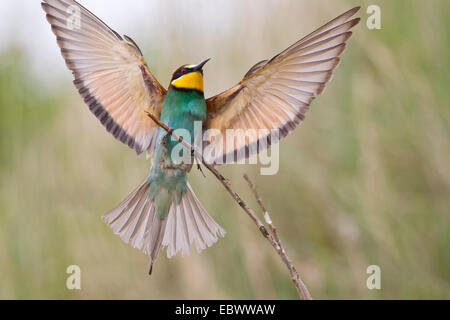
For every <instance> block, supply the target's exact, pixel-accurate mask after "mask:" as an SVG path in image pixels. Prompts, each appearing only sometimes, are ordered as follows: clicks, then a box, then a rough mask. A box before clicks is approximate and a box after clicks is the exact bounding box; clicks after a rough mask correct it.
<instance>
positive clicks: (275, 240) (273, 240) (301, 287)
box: [146, 112, 312, 300]
mask: <svg viewBox="0 0 450 320" xmlns="http://www.w3.org/2000/svg"><path fill="white" fill-rule="evenodd" d="M146 113H147V115H148V116H149V117H150V118H151V119H152V120H153V121H154V122H155V123H156V124H157V125H158V126H160V127H161V128H163V129H164V130H166V131H167V136H169V135H171V136H172V137H173V138H174V139H175V140H177V141H178V142H180V143H181V144H183V145H184V146H185V147H187V148H189V150H192V151H193V153H194V154H195V155H196V156H197V158H198V159H200V160H201V162H202V164H203V165H204V166H205V167H206V168H207V169H208V170H209V171H211V173H212V174H213V175H214V176H215V177H216V178H217V179H218V180H219V181H220V182H221V183H222V185H223V186H224V187H225V189H226V190H227V191H228V193H229V194H230V195H231V196H232V197H233V199H234V200H235V201H236V202H237V203H238V204H239V206H240V207H241V208H242V209H243V210H244V211H245V213H247V215H248V216H249V217H250V219H252V220H253V222H254V223H255V224H256V226H257V227H258V229H259V231H260V232H261V234H262V235H263V236H264V238H266V239H267V240H268V241H269V243H270V244H271V245H272V247H273V248H274V249H275V250H276V251H277V253H278V255H279V256H280V257H281V259H282V260H283V262H284V264H285V265H286V266H287V267H288V269H289V272H290V274H291V279H292V281H293V282H294V284H295V287H296V289H297V292H298V294H299V296H300V298H301V299H303V300H311V299H312V297H311V295H310V293H309V291H308V289H307V288H306V286H305V284H304V283H303V282H302V280H301V279H300V276H299V274H298V272H297V270H296V269H295V267H294V265H293V264H292V261H291V260H290V259H289V257H288V256H287V254H286V251H285V250H284V248H283V246H282V245H281V241H280V239H279V237H278V233H277V231H276V229H275V227H274V226H273V224H272V220H271V219H270V216H269V213H268V212H267V210H265V209H263V208H264V205H263V204H262V201H261V198H260V197H259V195H258V196H257V199H259V200H258V203H259V204H260V206H261V208H262V210H263V212H264V217H265V220H266V222H267V224H268V225H269V227H270V228H271V231H272V234H270V233H269V232H268V231H267V229H266V227H265V226H264V224H263V223H262V221H261V220H260V219H259V218H258V216H257V215H256V214H255V212H254V211H253V210H252V209H251V208H250V207H249V206H248V205H247V204H246V203H245V202H244V200H242V198H241V196H240V195H239V194H238V193H237V192H236V191H234V190H233V189H232V188H231V184H230V182H229V181H228V179H226V178H225V177H224V176H223V175H222V174H221V173H220V172H219V171H217V169H216V168H214V166H212V165H210V164H209V163H207V162H206V161H205V159H204V158H203V154H202V153H200V152H198V150H197V149H196V148H195V147H194V146H192V145H191V144H190V143H188V142H186V141H184V140H183V138H181V137H180V136H179V135H177V134H176V133H175V132H174V130H173V129H172V128H169V127H168V126H167V125H166V124H164V123H163V122H161V120H159V119H158V118H157V117H156V116H155V115H153V114H152V113H150V112H146ZM245 179H246V180H247V181H248V182H249V184H250V186H253V187H252V190H254V192H256V194H258V193H257V191H256V188H254V185H253V183H252V182H251V181H250V179H249V178H248V176H247V175H245ZM266 217H267V218H266Z"/></svg>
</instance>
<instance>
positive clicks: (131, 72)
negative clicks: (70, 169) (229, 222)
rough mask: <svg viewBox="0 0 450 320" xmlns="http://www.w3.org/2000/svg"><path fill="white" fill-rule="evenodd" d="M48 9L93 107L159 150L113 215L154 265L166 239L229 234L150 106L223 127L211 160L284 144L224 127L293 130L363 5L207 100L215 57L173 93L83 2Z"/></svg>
mask: <svg viewBox="0 0 450 320" xmlns="http://www.w3.org/2000/svg"><path fill="white" fill-rule="evenodd" d="M42 8H43V9H44V11H45V12H46V14H47V20H48V21H49V22H50V24H51V27H52V30H53V32H54V34H55V35H56V39H57V43H58V45H59V47H60V48H61V53H62V56H63V57H64V59H65V61H66V65H67V67H68V68H69V69H70V70H71V71H72V72H73V75H74V78H75V80H74V84H75V86H76V88H77V89H78V91H79V93H80V95H81V97H82V98H83V99H84V101H85V103H86V104H87V105H88V106H89V109H90V110H91V111H92V112H93V113H94V114H95V116H96V117H97V118H98V119H99V120H100V121H101V123H102V124H103V125H104V126H105V127H106V129H107V131H108V132H110V133H111V134H112V135H113V136H114V137H115V138H116V139H118V140H119V141H122V142H123V143H124V144H126V145H128V146H129V147H130V148H132V149H134V150H135V151H136V153H137V154H138V155H139V154H142V153H144V152H146V153H147V154H148V155H149V156H152V160H153V165H152V168H151V170H150V174H149V175H148V177H147V178H146V179H145V180H144V181H143V182H142V183H141V184H140V185H139V186H138V187H137V188H136V189H135V190H134V191H133V192H132V193H131V194H130V195H129V196H128V197H127V198H126V199H125V200H124V201H123V202H122V203H121V204H120V205H119V206H118V207H116V208H115V209H114V210H112V211H111V212H109V213H108V214H106V215H105V216H104V220H105V221H106V222H107V223H108V225H109V226H110V227H111V229H112V230H113V231H114V232H115V233H116V234H118V235H120V237H121V238H122V239H123V240H124V241H125V242H127V243H131V245H132V246H133V247H136V248H139V249H141V250H143V251H144V252H145V253H146V254H149V255H150V257H151V268H150V272H151V270H152V266H153V263H154V261H155V259H156V258H157V256H158V252H159V250H160V248H161V246H167V247H168V249H167V255H168V257H169V258H170V257H172V256H174V255H175V254H177V253H178V252H181V253H182V255H187V254H189V250H190V246H191V245H192V244H194V245H195V247H196V248H197V250H198V251H201V250H203V249H205V248H206V247H209V246H211V245H212V244H213V243H215V242H216V241H217V239H218V236H219V235H220V236H224V234H225V231H224V230H223V229H222V228H221V227H220V226H219V225H218V224H217V223H216V222H215V221H214V220H213V218H212V217H211V216H210V215H209V214H208V213H207V211H206V210H205V208H204V207H203V205H202V204H201V203H200V201H199V200H198V199H197V197H196V196H195V195H194V192H193V191H192V188H191V187H190V185H189V183H188V182H187V178H186V174H187V173H188V172H189V171H190V170H191V168H192V164H189V163H185V162H178V161H174V159H173V158H172V151H173V149H174V148H175V147H176V146H177V144H178V142H177V141H174V140H173V139H170V137H169V136H168V134H167V132H166V131H165V130H163V129H162V128H158V127H157V125H156V124H155V123H154V122H153V121H152V120H151V119H150V118H149V117H148V116H147V113H152V114H153V115H155V116H157V117H160V120H161V121H162V122H163V123H165V124H166V125H168V126H169V127H170V128H173V129H185V130H187V131H188V132H189V133H190V134H191V137H194V134H195V133H194V121H200V122H201V123H202V124H203V125H202V126H203V131H204V132H206V131H207V130H209V129H215V130H216V132H219V133H220V134H219V135H211V136H207V140H208V141H207V143H206V145H209V146H213V147H215V146H217V148H216V149H215V150H221V152H220V153H219V154H214V155H213V156H210V157H209V160H210V161H211V162H212V163H215V164H220V163H222V162H221V161H220V160H222V159H225V158H226V159H227V161H226V162H227V163H230V162H237V161H239V160H241V158H247V157H249V156H251V155H252V154H254V153H255V152H259V151H261V148H260V147H261V146H263V145H264V146H265V147H267V146H268V145H270V144H271V143H275V142H277V141H273V139H270V138H269V133H268V134H266V135H264V136H257V135H253V136H251V135H250V136H246V138H245V139H238V140H237V142H236V141H233V142H234V143H227V141H226V134H225V132H226V131H227V130H229V129H235V130H239V129H243V130H248V129H267V131H268V132H272V131H277V132H279V138H282V137H284V136H286V135H287V134H289V133H290V132H291V131H292V130H294V129H295V127H296V126H297V125H298V124H300V123H301V122H302V121H303V120H304V118H305V113H306V111H307V110H308V109H309V105H310V104H311V102H312V100H313V99H314V98H315V97H316V96H317V95H319V94H320V93H322V92H323V90H324V88H325V85H326V83H327V82H328V81H329V80H330V78H331V76H332V73H333V71H334V69H335V68H336V67H337V65H338V64H339V61H340V58H339V56H340V55H341V54H342V52H343V51H344V49H345V46H346V42H347V40H348V39H349V38H350V36H351V34H352V33H351V31H350V29H351V28H352V27H354V26H355V25H356V24H358V22H359V20H360V19H359V18H356V19H351V20H350V18H351V17H352V16H353V15H354V14H355V13H356V12H357V11H358V10H359V7H357V8H353V9H351V10H349V11H347V12H345V13H343V14H342V15H340V16H338V17H337V18H335V19H334V20H332V21H330V22H328V23H327V24H325V25H324V26H322V27H321V28H319V29H317V30H316V31H314V32H313V33H311V34H309V35H308V36H306V37H304V38H303V39H301V40H299V41H298V42H296V43H294V44H293V45H291V46H290V47H289V48H287V49H286V50H284V51H282V52H281V53H280V54H278V55H276V56H275V57H273V58H272V59H270V60H264V61H261V62H259V63H257V64H256V65H255V66H253V67H252V68H251V69H250V70H249V71H248V72H247V74H246V75H245V76H244V78H243V79H242V81H241V82H239V84H237V85H236V86H234V87H233V88H231V89H229V90H227V91H225V92H223V93H221V94H219V95H217V96H214V97H212V98H209V99H205V97H204V93H203V67H204V65H205V63H206V62H207V61H208V60H206V61H204V62H202V63H200V64H198V65H184V66H182V67H180V68H178V69H177V70H176V71H175V73H174V74H173V76H172V79H171V82H170V86H169V88H168V90H166V89H165V88H164V87H163V86H162V85H161V84H160V83H159V82H158V80H156V78H155V77H154V76H153V75H152V73H151V72H150V70H149V69H148V66H147V64H146V62H145V60H144V58H143V55H142V52H141V50H140V49H139V47H138V46H137V44H136V43H135V42H134V41H133V40H132V39H131V38H130V37H128V36H123V37H122V36H120V35H119V34H118V33H117V32H115V31H114V30H112V29H111V28H109V27H108V26H107V25H106V24H105V23H103V22H102V21H101V20H100V19H99V18H97V17H96V16H95V15H94V14H92V13H91V12H89V11H88V10H87V9H85V8H84V7H83V6H81V5H80V4H78V3H77V2H76V1H73V0H44V2H43V3H42ZM192 139H193V138H192ZM192 141H193V140H191V141H188V142H190V143H192ZM263 141H266V142H267V143H265V144H264V143H262V142H263ZM252 146H256V147H257V148H252ZM242 151H243V152H242ZM228 156H231V157H228ZM229 159H231V160H229Z"/></svg>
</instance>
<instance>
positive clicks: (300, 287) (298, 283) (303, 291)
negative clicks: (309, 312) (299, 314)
mask: <svg viewBox="0 0 450 320" xmlns="http://www.w3.org/2000/svg"><path fill="white" fill-rule="evenodd" d="M244 179H245V180H247V182H248V185H249V186H250V189H252V191H253V194H254V195H255V198H256V201H258V204H259V206H260V207H261V210H262V212H263V215H264V220H265V221H266V223H267V224H268V225H269V227H270V230H271V231H272V234H270V235H269V236H271V237H272V238H273V241H270V243H272V242H275V243H276V246H273V247H274V249H275V250H276V251H277V253H278V255H279V256H280V257H281V259H282V260H283V262H284V264H285V265H286V267H288V269H289V273H290V274H291V279H292V282H294V284H295V287H296V288H297V292H298V294H299V295H300V297H301V298H302V299H303V300H312V297H311V294H310V293H309V291H308V288H307V287H306V285H305V284H304V283H303V281H302V279H301V278H300V275H299V274H298V272H297V270H296V269H295V267H294V264H293V263H292V261H291V259H290V258H289V256H288V255H287V253H286V250H285V249H284V247H283V245H282V244H281V240H280V237H279V236H278V231H277V228H275V226H274V225H273V222H272V218H271V217H270V214H269V212H268V211H267V210H266V208H265V207H264V204H263V202H262V199H261V196H260V195H259V193H258V190H256V186H255V184H254V183H253V182H252V181H251V180H250V177H249V176H248V175H247V174H244Z"/></svg>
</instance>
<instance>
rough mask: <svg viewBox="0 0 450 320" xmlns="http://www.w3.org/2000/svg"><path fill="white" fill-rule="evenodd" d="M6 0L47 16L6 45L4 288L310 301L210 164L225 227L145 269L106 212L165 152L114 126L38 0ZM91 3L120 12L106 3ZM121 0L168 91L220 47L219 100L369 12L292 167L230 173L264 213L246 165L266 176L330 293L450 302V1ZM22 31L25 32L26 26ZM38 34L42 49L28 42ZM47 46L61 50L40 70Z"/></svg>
mask: <svg viewBox="0 0 450 320" xmlns="http://www.w3.org/2000/svg"><path fill="white" fill-rule="evenodd" d="M5 2H6V5H5V4H3V7H2V9H1V10H2V15H4V16H7V15H10V14H11V12H13V13H16V14H21V12H22V10H23V9H24V8H25V7H26V8H27V12H29V17H34V18H33V19H31V18H30V19H23V20H21V21H19V22H18V21H17V20H14V19H11V18H10V19H7V20H4V19H2V20H3V21H2V23H3V24H5V23H10V24H11V28H10V29H9V30H10V32H9V38H8V39H9V40H4V41H2V42H1V45H0V108H1V109H0V145H1V148H0V176H1V180H0V271H1V272H0V298H2V299H49V298H56V299H92V298H93V299H185V298H189V299H215V298H219V299H229V298H235V299H295V298H297V294H296V291H295V289H294V287H293V285H292V283H291V281H290V278H289V274H288V272H287V270H286V269H285V266H284V265H283V264H282V263H281V262H280V260H279V257H278V256H277V255H276V253H275V251H274V250H273V248H272V247H270V245H269V244H268V243H267V242H266V241H265V240H264V239H263V238H262V237H261V235H260V234H259V232H258V230H257V229H256V228H255V226H254V224H253V223H252V222H251V221H250V220H249V219H248V217H247V216H246V215H245V214H244V213H243V212H242V211H241V209H240V208H239V206H238V205H237V204H236V203H235V202H234V201H233V200H232V199H231V197H230V196H229V195H228V194H227V193H226V192H225V191H224V189H223V187H222V186H221V185H220V184H219V183H218V182H217V181H216V180H215V179H214V178H213V177H212V176H211V175H210V174H209V173H208V174H207V178H206V179H205V178H203V177H202V176H201V174H200V173H199V172H197V170H193V172H192V173H191V175H190V178H191V181H192V184H193V188H194V190H195V191H196V193H197V195H198V197H199V198H200V199H201V201H202V202H203V203H204V205H205V206H206V208H207V209H208V211H209V212H210V213H211V214H212V216H213V217H214V218H215V219H216V220H217V221H218V222H219V223H220V224H221V225H222V226H223V227H224V228H225V229H226V230H227V235H226V237H225V238H224V239H221V240H220V241H219V242H218V243H217V244H216V245H214V246H213V247H212V248H209V249H208V250H205V251H204V252H203V253H201V254H198V253H197V252H195V250H194V251H193V253H192V254H191V256H189V257H185V258H181V257H175V258H173V259H171V260H168V259H167V258H166V256H165V253H164V252H162V253H161V254H160V257H159V259H158V261H157V263H156V266H155V272H154V274H153V276H152V277H149V276H147V268H148V264H149V260H148V257H147V256H145V255H143V254H142V253H141V252H139V251H137V250H134V249H131V248H130V247H129V246H128V245H126V244H124V243H123V242H122V241H121V240H120V238H119V237H117V236H115V235H113V233H112V232H111V231H110V230H109V228H108V227H107V226H106V225H105V224H104V223H103V222H102V221H101V219H100V217H101V215H102V214H104V213H105V212H107V211H108V210H109V209H111V208H112V207H114V206H115V205H117V204H118V203H119V202H120V201H121V200H122V199H123V198H124V197H125V196H126V195H127V194H128V193H129V192H130V191H131V190H132V188H134V187H135V186H136V185H137V184H138V183H139V182H140V181H141V180H142V178H143V177H144V176H145V175H146V174H147V172H148V170H149V166H150V162H149V161H147V160H146V159H145V157H141V158H136V156H135V154H134V152H133V151H132V150H130V149H128V148H126V147H125V146H123V145H122V144H121V143H119V142H117V141H115V140H114V139H113V138H112V137H111V136H110V135H109V134H107V133H106V131H105V130H104V129H103V127H102V126H101V125H100V124H99V123H98V121H97V119H95V117H93V116H92V115H91V114H90V112H89V110H88V108H87V107H85V105H84V104H83V102H82V100H81V99H80V98H79V97H78V95H77V93H76V90H75V89H74V88H73V86H72V84H71V77H70V72H69V71H67V70H65V68H64V63H63V60H62V58H61V57H60V56H59V54H58V48H57V46H56V43H55V39H54V37H53V35H52V34H51V32H50V28H49V26H48V25H46V26H45V27H44V25H45V24H46V22H45V17H44V14H43V12H42V11H41V9H40V6H39V1H33V2H31V1H24V0H22V1H10V0H9V1H5ZM8 3H9V4H10V7H8ZM82 3H83V4H85V5H86V6H87V7H88V8H91V9H92V10H94V8H93V6H94V5H95V8H96V10H97V11H94V12H95V13H96V14H97V15H98V16H99V17H100V18H104V16H105V15H107V14H111V12H110V11H108V8H103V9H100V8H102V6H101V2H99V1H92V2H91V1H83V2H82ZM91 3H92V5H91ZM109 3H113V5H111V6H112V7H114V8H116V9H117V8H122V10H116V11H115V12H113V13H114V15H113V16H114V19H115V20H114V19H112V18H109V19H105V21H106V22H107V23H109V24H110V25H111V27H112V28H114V29H116V30H117V31H119V32H121V33H125V32H129V30H130V32H129V33H130V35H131V36H132V37H133V38H134V39H135V40H136V41H137V42H138V43H139V44H140V45H141V47H142V49H143V51H144V54H145V56H146V59H147V61H148V63H149V65H150V68H151V69H152V70H153V72H154V74H155V75H156V77H157V78H158V79H160V81H161V82H162V83H163V84H165V85H167V84H168V81H169V77H170V75H171V73H172V71H173V70H174V69H175V68H176V67H178V66H179V65H181V64H184V63H195V62H198V61H200V60H201V59H203V58H206V57H212V58H213V61H212V62H211V63H210V64H209V65H208V67H207V69H206V72H205V77H206V87H207V95H208V96H210V95H212V94H215V93H218V92H219V91H221V90H223V89H226V88H229V87H230V86H231V85H233V84H234V83H235V82H237V81H239V80H240V78H241V77H242V76H243V75H244V74H245V72H246V71H247V70H248V69H249V67H250V66H251V65H253V64H254V63H255V62H257V61H259V60H261V59H263V58H267V57H271V56H273V55H274V54H275V53H277V52H279V51H281V50H282V49H284V48H285V47H287V46H288V45H290V44H291V43H293V42H295V41H296V40H298V39H299V38H301V37H303V36H304V35H306V34H307V33H309V32H310V31H313V30H314V29H315V28H317V27H319V26H321V25H322V24H323V23H325V22H327V21H328V20H330V19H332V18H334V17H335V16H337V15H338V14H340V13H342V12H344V11H346V10H348V9H350V8H351V7H353V6H355V5H362V10H361V11H360V12H359V16H361V17H362V18H363V21H362V23H360V25H359V26H358V27H357V28H356V29H355V30H354V31H355V32H354V36H353V38H352V39H351V40H350V43H349V47H348V50H347V51H346V52H345V53H344V56H343V62H342V64H341V65H340V67H339V68H338V69H337V72H336V73H335V76H334V79H333V81H332V82H331V83H330V84H329V86H328V89H327V90H326V92H325V94H324V95H323V96H321V97H320V98H318V99H317V100H315V101H314V102H313V105H312V109H311V111H310V112H309V114H308V117H307V120H306V121H305V122H304V123H303V125H302V126H300V127H299V128H298V129H297V130H296V131H295V132H294V133H293V134H291V135H290V136H288V137H287V138H286V139H285V140H284V141H282V142H281V145H280V156H281V159H280V171H279V173H278V174H277V175H275V176H260V175H259V168H258V167H257V166H228V167H224V168H221V169H220V170H221V171H222V172H223V173H224V175H225V176H227V177H228V178H229V179H230V180H231V182H232V184H233V186H235V187H236V189H237V190H238V192H240V193H241V194H242V196H243V197H244V199H245V200H247V201H248V202H249V204H251V206H252V207H253V208H254V209H255V210H257V209H258V207H257V205H256V203H255V201H254V199H253V197H252V195H251V193H250V192H249V189H248V187H247V185H246V183H245V181H244V180H243V179H242V174H243V173H245V172H247V173H249V175H250V176H251V177H252V178H253V180H254V181H255V182H256V183H257V185H258V188H259V190H260V192H261V194H262V197H263V199H264V202H265V205H266V207H267V208H268V209H269V211H270V212H271V215H272V218H273V220H274V223H275V224H276V225H277V226H278V229H279V233H280V236H281V238H282V241H283V242H284V244H285V246H286V249H287V252H288V254H289V255H290V257H291V258H292V260H293V261H294V264H295V266H296V267H297V269H298V271H299V273H300V274H301V276H302V278H303V280H304V281H305V283H306V284H307V286H308V287H309V289H310V291H311V294H312V296H313V297H314V298H316V299H325V298H329V299H342V298H348V299H361V298H364V299H379V298H387V299H395V298H399V299H406V298H413V299H431V298H447V299H448V298H450V232H449V231H450V230H449V229H450V228H449V225H450V139H449V133H450V121H449V120H450V108H449V107H450V90H449V83H450V77H449V70H450V66H449V61H450V34H449V30H450V19H449V16H448V13H449V12H450V2H449V1H447V0H440V1H438V0H436V1H430V2H428V1H419V0H414V1H409V0H408V1H407V0H404V1H400V0H398V1H387V0H386V1H362V2H361V1H322V0H321V1H308V2H307V1H297V0H295V1H294V0H293V1H218V2H216V1H214V2H206V1H192V2H187V3H184V2H181V1H167V2H162V1H160V2H143V1H136V4H137V6H139V8H142V9H145V10H148V11H147V12H146V14H147V15H148V18H145V16H144V15H141V16H139V18H136V19H134V17H133V16H132V15H133V10H132V9H130V10H127V8H129V7H130V8H131V7H133V1H129V2H125V1H109ZM103 4H104V3H103ZM370 4H377V5H379V6H380V7H381V13H382V29H381V30H368V28H367V27H366V19H367V17H368V15H367V14H366V8H367V6H368V5H370ZM103 7H104V6H103ZM140 11H141V10H140ZM13 17H14V15H13ZM123 19H128V21H131V22H130V23H128V24H125V27H124V29H127V28H128V29H127V30H122V29H121V23H120V21H121V20H123ZM36 21H39V23H41V24H42V25H40V26H41V27H39V28H38V29H36V26H35V25H34V23H35V22H36ZM21 24H23V25H24V26H25V27H23V26H22V27H23V29H20V28H18V29H20V30H22V31H21V34H24V39H25V41H18V40H17V39H16V37H15V33H14V31H15V30H16V28H15V26H18V25H21ZM24 30H25V31H24ZM26 30H31V31H33V30H34V32H29V33H27V32H26ZM36 30H38V31H39V33H42V34H36V33H37V31H36ZM134 31H136V32H135V33H132V32H134ZM39 37H43V38H45V39H46V40H45V41H43V42H42V43H43V44H42V45H37V46H36V48H35V50H30V49H29V48H27V46H26V43H27V41H28V40H27V39H30V41H32V40H33V39H34V40H33V41H36V38H37V39H40V38H39ZM24 43H25V44H24ZM36 56H39V57H44V58H45V57H47V60H48V57H55V58H54V59H53V58H50V60H51V61H50V63H49V64H47V65H40V62H39V59H36V58H35V57H36ZM44 58H43V59H44ZM36 66H38V67H40V68H41V69H40V71H39V68H38V69H37V70H38V72H35V71H32V70H35V68H36ZM55 70H59V71H58V72H59V73H58V72H57V73H56V75H53V73H55ZM47 73H49V74H51V75H52V76H47V75H46V74H47ZM72 264H75V265H79V266H80V267H81V270H82V289H81V290H79V291H77V290H75V291H69V290H68V289H66V278H67V276H68V275H67V274H66V268H67V267H68V266H69V265H72ZM369 265H379V266H380V268H381V280H382V289H381V290H368V289H367V288H366V279H367V277H368V274H366V268H367V267H368V266H369Z"/></svg>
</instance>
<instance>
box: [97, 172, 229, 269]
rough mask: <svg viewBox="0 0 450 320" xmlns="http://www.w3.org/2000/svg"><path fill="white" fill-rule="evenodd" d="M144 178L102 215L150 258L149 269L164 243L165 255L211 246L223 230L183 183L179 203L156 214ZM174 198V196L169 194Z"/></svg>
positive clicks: (187, 253) (115, 230)
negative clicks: (161, 216) (183, 188)
mask: <svg viewBox="0 0 450 320" xmlns="http://www.w3.org/2000/svg"><path fill="white" fill-rule="evenodd" d="M149 188H150V184H149V183H148V182H147V180H145V181H144V182H143V183H141V184H140V185H139V186H138V187H137V188H136V189H135V190H134V191H133V192H132V193H131V194H130V195H129V196H128V197H127V198H126V199H125V200H124V201H122V202H121V203H120V204H119V205H118V206H117V207H116V208H115V209H113V210H112V211H110V212H109V213H107V214H106V215H104V216H103V220H104V221H105V222H106V223H108V225H109V226H110V227H111V229H112V230H113V232H114V233H115V234H117V235H119V236H120V237H121V238H122V240H123V241H124V242H126V243H130V244H131V245H132V246H133V247H134V248H138V249H139V250H142V251H143V252H144V253H145V254H148V255H150V257H151V268H150V273H151V271H152V267H153V263H154V261H155V260H156V258H157V256H158V253H159V251H160V249H161V246H167V247H168V248H167V256H168V257H169V258H171V257H173V256H175V255H176V254H177V253H179V252H181V254H182V256H186V255H189V253H190V246H191V245H192V244H194V245H195V247H196V249H197V251H198V252H200V251H201V250H204V249H206V248H207V247H210V246H212V245H213V244H214V243H215V242H216V241H217V240H218V236H221V237H223V236H224V235H225V231H224V230H223V229H222V228H221V227H220V226H219V225H218V224H217V223H216V222H215V221H214V219H213V218H212V217H211V216H210V215H209V214H208V212H207V211H206V209H205V208H204V207H203V205H202V204H201V202H200V201H199V200H198V199H197V197H196V196H195V194H194V192H193V190H192V188H191V186H190V185H189V183H187V189H186V193H185V194H184V195H183V196H182V198H181V201H179V203H178V204H177V203H175V202H172V204H171V205H170V208H169V213H168V215H167V216H166V217H165V218H164V219H161V218H159V217H158V208H157V207H156V205H155V202H154V201H151V200H150V197H149ZM172 198H173V199H175V197H172Z"/></svg>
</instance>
